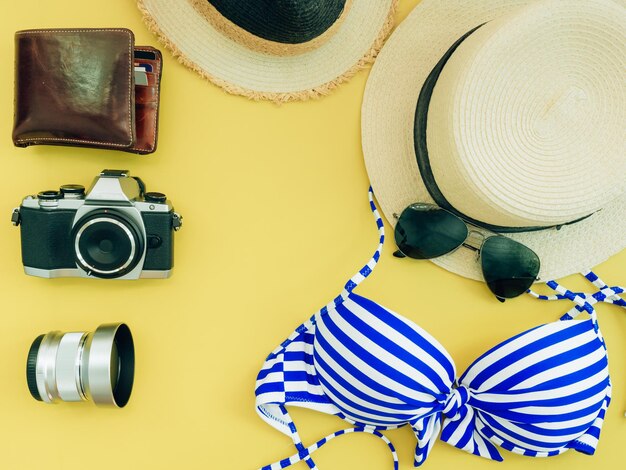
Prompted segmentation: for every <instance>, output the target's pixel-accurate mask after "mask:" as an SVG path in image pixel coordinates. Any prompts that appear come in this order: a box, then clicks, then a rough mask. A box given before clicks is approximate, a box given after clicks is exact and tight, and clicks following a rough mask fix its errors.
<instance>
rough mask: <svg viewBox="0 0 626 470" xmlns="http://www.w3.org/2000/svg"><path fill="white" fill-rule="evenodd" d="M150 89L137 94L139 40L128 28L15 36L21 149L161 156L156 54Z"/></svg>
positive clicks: (16, 129) (158, 56)
mask: <svg viewBox="0 0 626 470" xmlns="http://www.w3.org/2000/svg"><path fill="white" fill-rule="evenodd" d="M137 49H138V50H142V51H146V52H151V53H153V54H154V56H155V57H156V59H155V60H154V61H153V60H144V59H141V62H149V63H150V64H151V65H152V69H153V71H152V72H151V73H150V77H149V79H148V80H149V83H148V86H142V85H137V86H135V75H134V60H135V59H134V54H135V46H134V36H133V33H132V31H130V30H128V29H124V28H107V29H48V30H27V31H18V32H17V33H15V114H14V128H13V142H14V144H15V145H16V146H20V147H26V146H29V145H38V144H47V145H71V146H81V147H95V148H110V149H117V150H124V151H128V152H134V153H151V152H153V151H154V150H155V149H156V142H157V123H158V109H159V87H160V82H161V77H160V76H161V70H162V57H161V54H160V52H159V51H158V50H156V49H154V48H151V47H138V48H137Z"/></svg>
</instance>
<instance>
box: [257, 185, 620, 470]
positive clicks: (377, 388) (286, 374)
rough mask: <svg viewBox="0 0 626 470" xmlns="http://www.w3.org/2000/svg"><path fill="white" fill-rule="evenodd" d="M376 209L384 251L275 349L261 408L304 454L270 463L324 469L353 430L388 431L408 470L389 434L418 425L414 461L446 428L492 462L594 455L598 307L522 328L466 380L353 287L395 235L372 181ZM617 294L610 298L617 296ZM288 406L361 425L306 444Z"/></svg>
mask: <svg viewBox="0 0 626 470" xmlns="http://www.w3.org/2000/svg"><path fill="white" fill-rule="evenodd" d="M370 205H371V208H372V212H373V213H374V216H375V218H376V223H377V226H378V229H379V233H380V243H379V246H378V249H377V250H376V253H375V254H374V257H373V258H372V259H371V260H370V262H369V263H368V264H367V265H366V266H365V267H364V268H363V269H362V270H361V271H360V272H359V273H358V274H357V275H355V276H354V277H353V278H352V279H351V280H350V281H348V283H347V284H346V286H345V288H344V290H343V292H342V293H341V294H340V295H339V296H338V297H337V298H336V299H335V300H334V301H333V302H331V303H330V304H329V305H327V306H326V307H324V308H323V309H321V310H320V311H319V312H317V313H316V314H315V315H313V317H311V319H310V320H308V321H307V322H306V323H304V324H302V325H301V326H300V327H298V328H297V329H296V331H295V332H294V333H293V334H292V335H291V336H290V337H289V338H288V339H287V340H286V341H285V342H283V343H282V344H281V345H280V346H279V347H278V348H277V349H276V350H274V351H273V352H272V353H271V354H270V355H269V357H268V358H267V360H266V362H265V364H264V366H263V368H262V370H261V372H260V373H259V375H258V378H257V384H256V397H257V399H256V407H257V411H258V413H259V415H260V416H261V417H262V418H263V419H264V420H265V421H267V422H268V423H269V424H271V425H272V426H274V427H276V428H277V429H278V430H279V431H281V432H283V433H284V434H286V435H288V436H290V437H291V438H292V440H293V442H294V444H295V446H296V450H297V453H296V454H295V455H293V456H292V457H290V458H287V459H284V460H281V461H279V462H276V463H274V464H272V465H268V466H266V467H263V469H264V470H265V469H268V470H270V469H271V470H276V469H282V468H286V467H288V466H290V465H292V464H293V463H295V462H298V461H301V460H304V461H305V462H306V463H307V465H308V466H309V468H311V469H315V468H317V467H316V465H315V463H314V461H313V459H312V458H311V453H312V452H313V451H315V450H317V449H318V448H319V447H320V446H321V445H323V444H324V443H325V442H327V441H328V440H330V439H332V438H333V437H336V436H338V435H342V434H346V433H348V432H366V433H370V434H373V435H376V436H378V437H380V438H381V439H383V440H384V441H385V443H387V445H388V446H389V448H390V449H391V451H392V455H393V462H394V469H397V468H398V460H397V456H396V453H395V450H394V449H393V446H392V445H391V443H390V442H389V441H388V440H387V439H386V438H385V437H384V436H383V435H382V434H381V433H380V432H379V431H380V430H385V429H393V428H397V427H400V426H404V425H407V424H408V425H410V426H411V427H412V429H413V431H414V433H415V436H416V439H417V446H416V449H415V466H419V465H421V464H422V463H423V462H424V461H425V460H426V457H427V456H428V453H429V452H430V450H431V449H432V446H433V444H434V442H435V441H436V439H437V437H438V436H440V439H441V440H443V441H444V442H447V443H449V444H451V445H453V446H456V447H458V448H459V449H462V450H465V451H467V452H470V453H472V454H475V455H479V456H482V457H486V458H490V459H493V460H502V457H501V456H500V453H499V451H498V449H497V446H499V447H502V448H504V449H507V450H510V451H512V452H516V453H519V454H523V455H528V456H533V457H545V456H552V455H557V454H560V453H563V452H565V451H566V450H568V449H570V448H573V449H576V450H578V451H581V452H584V453H588V454H592V453H593V452H594V450H595V448H596V445H597V441H598V437H599V433H600V429H601V427H602V422H603V419H604V415H605V412H606V409H607V407H608V405H609V401H610V395H611V384H610V380H609V373H608V363H607V352H606V347H605V344H604V340H603V338H602V335H601V334H600V330H599V328H598V323H597V319H596V314H595V311H594V310H593V307H592V306H591V304H590V303H589V302H588V301H587V302H586V304H588V305H590V307H591V311H590V318H589V319H586V320H582V321H573V320H571V317H569V319H568V320H564V321H559V322H555V323H550V324H547V325H542V326H539V327H536V328H534V329H532V330H529V331H526V332H524V333H521V334H519V335H517V336H515V337H513V338H511V339H509V340H507V341H505V342H503V343H501V344H499V345H497V346H495V347H494V348H492V349H491V350H489V351H488V352H486V353H485V354H483V355H482V356H481V357H480V358H478V359H477V360H476V361H475V362H474V363H473V364H472V365H471V366H470V367H469V368H468V369H467V370H466V371H465V372H464V373H463V374H462V375H461V376H460V377H459V378H457V377H458V376H457V373H456V368H455V365H454V362H453V360H452V358H451V357H450V355H449V354H448V353H447V352H446V350H445V349H444V348H443V346H442V345H441V344H440V343H439V342H438V341H437V340H436V339H434V338H433V337H432V336H430V335H429V334H428V333H427V332H426V331H424V330H423V329H421V328H420V327H419V326H417V325H416V324H415V323H413V322H412V321H410V320H408V319H406V318H404V317H402V316H400V315H398V314H396V313H394V312H392V311H390V310H388V309H386V308H384V307H382V306H381V305H379V304H377V303H375V302H373V301H371V300H368V299H366V298H363V297H361V296H358V295H356V294H355V293H353V292H352V291H353V289H354V288H355V287H356V286H357V285H358V284H359V283H360V282H361V281H362V280H363V279H364V278H365V277H367V276H368V275H369V273H371V271H372V269H373V268H374V267H375V265H376V263H377V261H378V259H379V257H380V253H381V250H382V245H383V242H384V228H383V223H382V220H381V219H380V216H379V215H378V212H377V210H376V207H375V205H374V202H373V195H372V192H371V188H370ZM609 294H610V295H609ZM617 294H618V292H617V291H615V290H613V291H611V292H606V293H605V294H604V295H605V298H612V299H613V300H614V301H615V303H618V301H617V300H616V297H615V296H616V295H617ZM560 295H565V294H563V293H561V294H560ZM582 298H583V299H587V300H589V298H587V297H585V296H582ZM591 298H595V297H591ZM597 300H598V299H596V301H597ZM582 303H583V304H585V302H584V301H583V302H582ZM577 306H579V305H578V304H577ZM585 309H586V307H584V308H583V310H585ZM587 311H589V310H587ZM286 406H300V407H306V408H311V409H314V410H318V411H322V412H324V413H329V414H334V415H336V416H338V417H340V418H342V419H344V420H346V421H348V422H349V423H351V424H352V425H353V426H354V428H350V429H348V430H344V431H339V432H337V433H335V434H333V435H331V436H328V437H326V438H324V439H322V440H321V441H319V442H317V443H316V444H314V445H313V446H310V447H305V446H304V444H303V443H302V440H301V439H300V437H299V435H298V432H297V430H296V427H295V425H294V423H293V421H292V419H291V417H290V416H289V413H288V411H287V409H286Z"/></svg>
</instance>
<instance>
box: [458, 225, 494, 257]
mask: <svg viewBox="0 0 626 470" xmlns="http://www.w3.org/2000/svg"><path fill="white" fill-rule="evenodd" d="M487 238H488V237H487V236H485V234H484V233H481V232H479V231H478V230H473V229H470V228H469V227H468V231H467V238H466V239H465V241H464V242H463V246H464V247H465V248H469V249H470V250H472V251H475V252H476V260H478V258H480V250H481V248H482V246H483V243H485V240H486V239H487Z"/></svg>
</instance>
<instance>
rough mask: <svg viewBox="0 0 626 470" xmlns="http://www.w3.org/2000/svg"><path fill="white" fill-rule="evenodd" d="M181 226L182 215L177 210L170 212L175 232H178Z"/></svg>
mask: <svg viewBox="0 0 626 470" xmlns="http://www.w3.org/2000/svg"><path fill="white" fill-rule="evenodd" d="M182 226H183V216H182V215H180V214H179V213H178V212H174V213H172V228H173V229H174V231H175V232H178V231H179V230H180V228H181V227H182Z"/></svg>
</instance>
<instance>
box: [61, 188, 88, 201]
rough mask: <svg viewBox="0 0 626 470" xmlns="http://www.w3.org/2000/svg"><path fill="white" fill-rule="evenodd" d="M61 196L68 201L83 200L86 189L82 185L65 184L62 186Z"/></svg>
mask: <svg viewBox="0 0 626 470" xmlns="http://www.w3.org/2000/svg"><path fill="white" fill-rule="evenodd" d="M61 194H63V197H65V198H66V199H82V198H83V197H85V187H84V186H83V185H81V184H64V185H63V186H61Z"/></svg>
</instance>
